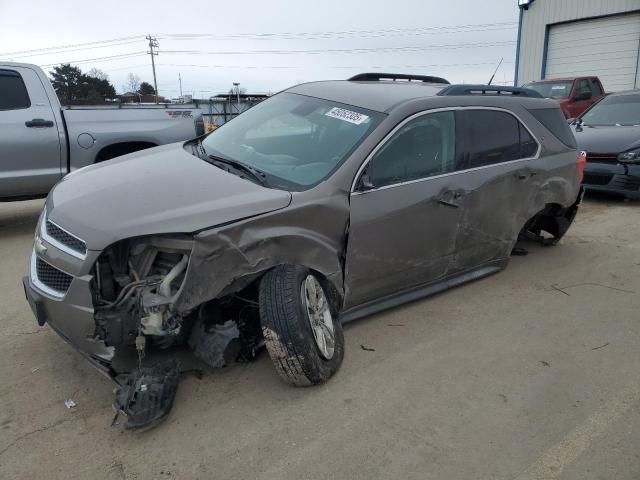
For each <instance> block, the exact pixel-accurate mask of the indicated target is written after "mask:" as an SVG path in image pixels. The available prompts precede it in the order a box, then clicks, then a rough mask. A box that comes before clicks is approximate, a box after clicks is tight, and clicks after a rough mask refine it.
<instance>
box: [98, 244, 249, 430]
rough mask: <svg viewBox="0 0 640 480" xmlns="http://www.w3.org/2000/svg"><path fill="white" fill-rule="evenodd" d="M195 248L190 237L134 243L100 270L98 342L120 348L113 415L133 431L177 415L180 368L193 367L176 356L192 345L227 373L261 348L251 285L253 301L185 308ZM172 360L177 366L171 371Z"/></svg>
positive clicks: (102, 262) (120, 247)
mask: <svg viewBox="0 0 640 480" xmlns="http://www.w3.org/2000/svg"><path fill="white" fill-rule="evenodd" d="M193 247H194V240H193V238H192V237H190V236H186V235H185V236H181V235H175V236H166V237H160V236H151V237H143V238H137V239H129V240H124V241H120V242H117V243H116V244H114V245H112V246H111V247H109V248H107V249H106V250H105V251H104V252H102V254H101V255H100V256H99V258H98V260H97V261H96V263H95V265H94V270H93V278H92V280H91V283H90V288H91V292H92V301H93V306H94V320H95V333H94V338H95V340H98V341H101V342H103V343H104V344H105V345H106V346H107V347H113V348H114V351H115V355H114V358H113V361H112V362H113V365H112V367H113V372H114V375H113V377H114V380H115V381H116V382H117V383H118V384H119V386H120V387H119V389H118V391H117V394H116V401H115V402H114V409H115V410H116V412H117V413H119V414H122V415H123V416H124V417H125V418H126V422H125V426H126V427H127V428H139V427H142V426H145V425H147V424H149V423H153V422H156V421H157V420H159V419H162V418H164V417H165V416H166V415H167V414H168V412H169V410H170V409H171V406H172V403H173V398H174V397H175V392H176V389H177V379H178V376H179V374H180V372H181V370H180V368H181V366H182V365H181V364H183V363H187V364H188V363H189V361H188V360H187V361H186V362H178V361H177V360H176V358H175V355H174V353H175V352H174V349H176V350H179V349H180V348H181V346H182V349H181V351H184V350H185V349H184V347H185V346H188V347H189V348H190V349H191V350H192V352H193V353H194V354H195V356H196V357H197V358H198V359H199V360H201V361H202V362H204V363H206V364H208V365H209V366H211V367H216V368H220V367H224V366H226V365H228V364H230V363H231V362H234V361H248V360H251V359H253V358H255V356H256V353H257V351H258V349H259V347H260V346H261V336H260V327H259V316H258V311H257V301H256V299H255V295H254V293H253V290H252V287H251V286H250V287H248V288H246V289H245V291H243V294H245V295H246V296H247V297H244V296H240V295H235V294H233V295H227V296H225V297H222V298H219V299H213V300H209V301H204V302H202V303H200V304H199V305H197V306H194V307H192V308H188V309H180V308H178V306H177V305H178V302H177V300H178V298H179V297H180V295H181V293H182V290H183V288H184V286H185V278H186V273H187V269H188V266H189V262H190V261H191V254H192V250H193ZM256 295H257V294H256ZM252 297H254V298H252ZM168 349H172V350H171V352H168V351H167V350H168ZM167 353H171V356H172V357H174V358H172V359H171V360H170V361H171V362H176V364H172V365H171V366H169V367H167V366H166V365H167V364H166V356H167Z"/></svg>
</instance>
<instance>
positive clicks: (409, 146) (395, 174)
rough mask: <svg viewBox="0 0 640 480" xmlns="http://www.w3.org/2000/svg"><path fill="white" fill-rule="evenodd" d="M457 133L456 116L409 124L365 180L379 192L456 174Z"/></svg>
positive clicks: (383, 150) (375, 160)
mask: <svg viewBox="0 0 640 480" xmlns="http://www.w3.org/2000/svg"><path fill="white" fill-rule="evenodd" d="M455 130H456V127H455V114H454V112H436V113H431V114H427V115H423V116H421V117H418V118H415V119H413V120H411V121H409V122H408V123H407V124H406V125H404V126H403V127H402V128H401V129H400V130H398V132H396V133H395V135H394V136H393V137H392V138H391V139H390V140H389V141H388V142H386V143H385V144H384V146H383V147H382V148H381V149H380V150H379V151H378V152H377V153H376V154H375V156H374V157H373V158H372V159H371V162H370V163H369V166H368V167H367V169H366V171H365V175H364V176H365V178H366V179H367V180H368V181H369V182H370V183H371V184H372V185H373V187H376V188H378V187H383V186H385V185H392V184H395V183H400V182H406V181H409V180H416V179H419V178H426V177H430V176H433V175H439V174H442V173H447V172H451V171H453V167H454V162H455V149H456V148H455V146H456V141H455Z"/></svg>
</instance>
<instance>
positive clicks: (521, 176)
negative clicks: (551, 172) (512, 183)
mask: <svg viewBox="0 0 640 480" xmlns="http://www.w3.org/2000/svg"><path fill="white" fill-rule="evenodd" d="M515 176H516V178H517V179H518V180H526V179H527V178H531V177H535V176H536V172H534V171H533V170H520V171H518V172H516V173H515Z"/></svg>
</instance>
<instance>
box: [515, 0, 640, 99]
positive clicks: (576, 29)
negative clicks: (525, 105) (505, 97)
mask: <svg viewBox="0 0 640 480" xmlns="http://www.w3.org/2000/svg"><path fill="white" fill-rule="evenodd" d="M518 4H519V5H520V22H519V28H518V46H517V51H516V71H515V84H516V85H522V84H524V83H527V82H530V81H532V80H540V79H545V78H558V77H566V76H580V75H597V76H598V77H600V79H601V81H602V83H603V84H604V88H605V90H606V91H608V92H615V91H620V90H627V89H631V88H640V68H639V63H640V0H518Z"/></svg>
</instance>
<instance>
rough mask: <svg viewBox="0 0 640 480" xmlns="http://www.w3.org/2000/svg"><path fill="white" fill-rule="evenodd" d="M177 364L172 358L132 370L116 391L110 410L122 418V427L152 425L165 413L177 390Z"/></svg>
mask: <svg viewBox="0 0 640 480" xmlns="http://www.w3.org/2000/svg"><path fill="white" fill-rule="evenodd" d="M179 377H180V366H179V363H178V362H177V361H176V360H170V361H167V362H164V363H160V364H158V365H156V366H153V367H142V368H139V369H138V370H136V371H135V372H132V373H131V374H129V375H128V376H127V377H126V380H125V381H124V382H123V383H122V385H121V386H120V387H119V388H118V389H117V390H116V399H115V401H114V402H113V409H114V410H115V412H116V415H115V417H114V419H113V425H115V424H116V423H117V421H118V417H119V416H122V417H124V418H125V420H126V421H125V423H124V427H125V428H127V429H138V428H142V427H153V426H155V425H156V424H158V423H159V422H160V421H162V420H164V418H165V417H166V416H167V415H168V414H169V412H170V411H171V408H172V407H173V401H174V400H175V398H176V392H177V391H178V381H179Z"/></svg>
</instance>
